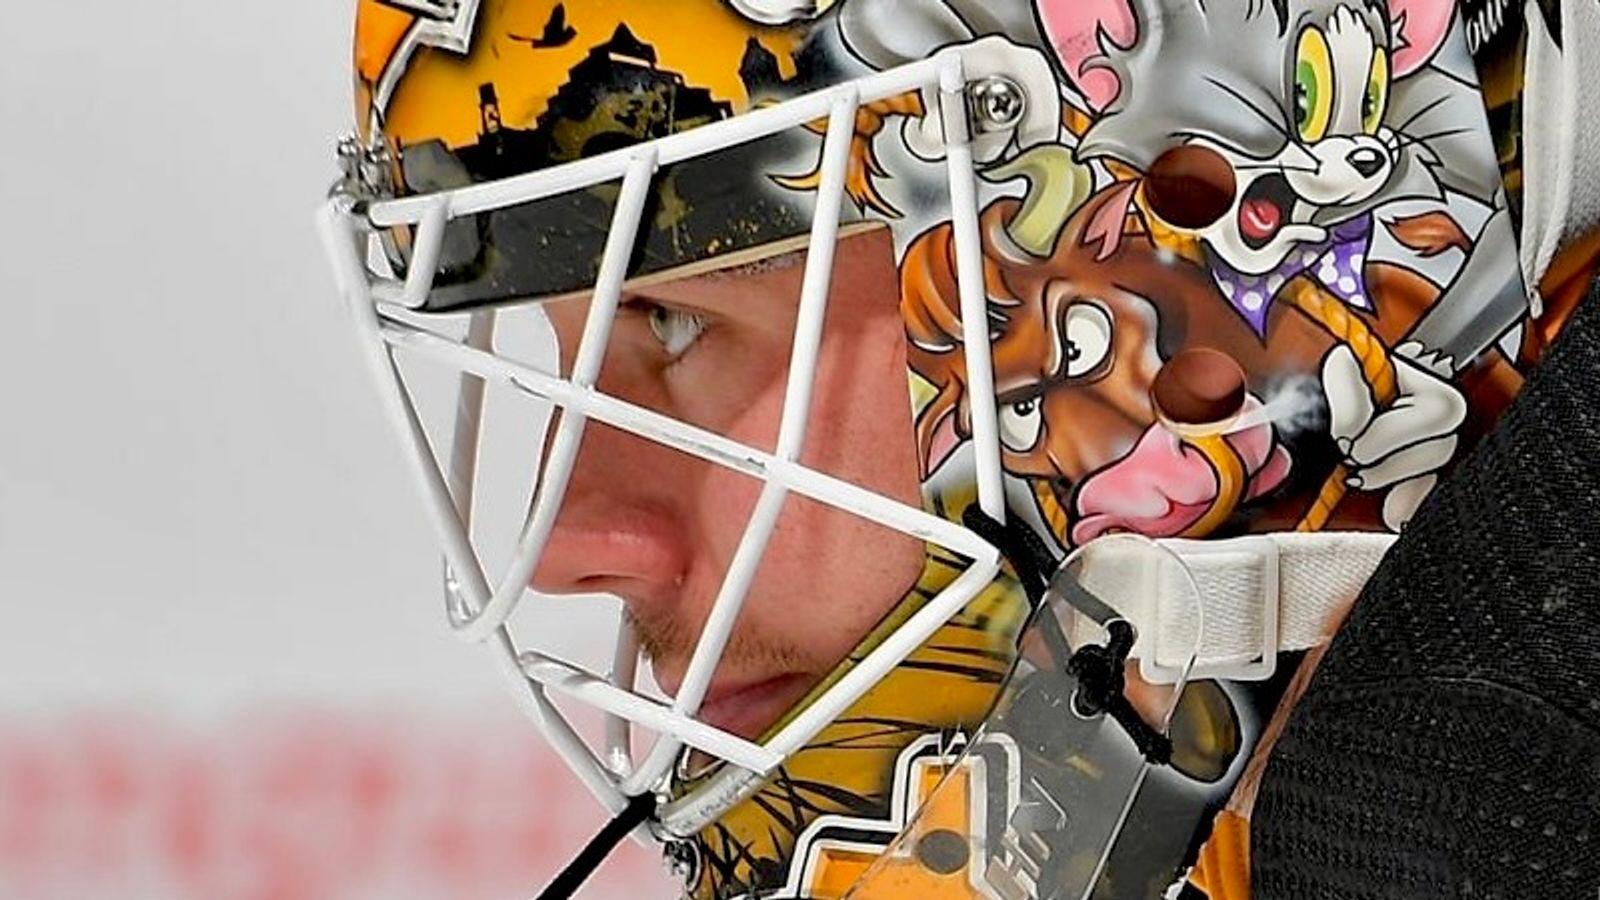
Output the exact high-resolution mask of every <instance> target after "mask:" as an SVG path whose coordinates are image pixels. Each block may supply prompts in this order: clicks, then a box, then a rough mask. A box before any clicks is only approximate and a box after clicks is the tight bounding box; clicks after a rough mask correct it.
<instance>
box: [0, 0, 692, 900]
mask: <svg viewBox="0 0 1600 900" xmlns="http://www.w3.org/2000/svg"><path fill="white" fill-rule="evenodd" d="M352 7H353V4H352V3H349V2H346V0H335V2H312V0H290V2H279V3H216V2H200V0H175V2H172V3H166V4H156V5H151V4H130V3H110V2H104V0H101V2H93V3H89V4H82V3H61V4H55V3H46V4H27V5H24V6H23V7H20V8H19V9H17V10H13V11H12V13H11V14H10V15H9V16H7V19H8V21H7V24H6V28H5V31H6V36H7V41H6V45H7V46H6V50H5V52H4V53H0V216H3V219H0V297H3V298H4V302H5V308H6V312H7V317H6V325H5V327H4V330H3V333H0V334H3V336H0V347H3V352H0V572H3V573H4V574H3V578H0V609H3V612H4V618H3V619H0V900H11V898H16V900H51V898H79V897H91V896H92V897H96V898H106V900H145V898H163V900H187V898H205V900H235V898H237V900H246V898H249V900H256V898H259V900H269V898H270V900H322V898H365V897H372V898H377V897H383V898H418V900H421V898H446V897H448V898H461V900H473V898H484V900H489V898H511V897H519V896H532V895H533V894H535V893H536V892H537V890H538V888H539V887H541V886H542V884H543V882H544V880H545V879H546V878H547V877H548V876H549V875H550V874H552V873H553V872H554V871H555V869H556V868H557V867H558V866H559V865H560V864H561V863H562V862H564V861H565V860H566V859H567V858H568V856H569V855H570V854H571V853H572V852H573V851H574V850H575V849H576V848H577V847H578V846H580V845H581V843H582V842H583V841H584V840H585V839H586V838H587V837H588V835H589V834H590V833H591V832H592V830H593V829H594V828H595V827H597V826H598V824H599V822H600V819H599V815H598V811H597V810H595V809H593V808H592V806H591V805H590V804H588V803H586V802H585V801H586V798H585V797H583V796H582V795H581V792H580V790H579V789H578V788H577V786H576V785H575V783H574V782H573V781H572V780H571V779H570V778H569V776H567V774H566V773H565V771H564V770H561V769H558V768H556V767H555V764H554V762H553V760H552V758H551V757H550V756H549V755H548V754H547V753H546V752H545V751H544V750H543V749H542V746H541V745H540V744H539V742H538V740H537V738H536V736H535V735H534V733H533V731H532V728H531V726H529V725H527V724H525V723H524V722H523V721H522V720H521V719H520V718H519V713H518V712H517V711H516V709H515V708H514V706H513V704H512V703H511V702H510V700H509V697H508V695H507V693H506V691H505V688H504V687H503V686H502V685H501V684H500V683H499V681H498V679H497V676H496V675H495V673H494V672H493V670H492V669H491V668H490V667H489V666H488V665H487V662H486V660H485V659H484V658H482V657H480V655H479V652H478V651H477V650H475V649H474V648H469V647H466V646H464V645H461V644H459V643H458V642H457V641H455V639H454V638H452V637H450V636H449V635H448V634H447V633H446V631H445V629H444V626H443V621H442V618H443V617H442V609H441V603H440V601H439V598H438V590H437V579H438V562H437V555H436V553H435V552H434V549H433V548H434V544H433V542H432V537H431V533H430V531H429V530H428V526H427V523H426V522H425V520H424V518H423V516H422V514H421V510H420V506H419V504H418V503H416V502H415V498H414V497H413V496H412V493H411V490H410V485H409V482H408V481H407V480H406V478H405V476H404V473H403V471H402V468H401V460H400V455H399V452H398V450H397V448H396V446H395V445H394V444H393V443H392V442H391V440H390V437H389V433H388V425H387V423H386V422H384V421H383V420H381V419H380V417H379V415H378V412H377V407H376V404H375V403H374V402H373V401H372V397H371V391H370V389H369V387H368V385H367V383H366V381H365V375H364V373H363V372H362V371H361V369H360V367H359V364H358V362H359V361H358V359H357V356H356V354H355V352H354V346H353V342H352V341H353V339H352V337H351V335H350V333H349V331H348V330H347V329H346V327H345V325H344V321H343V318H342V315H341V312H340V310H339V308H338V304H337V301H336V299H335V298H334V296H333V293H332V290H331V285H330V279H329V278H328V276H327V272H326V267H325V266H324V264H323V261H322V257H321V254H320V251H319V249H318V247H317V245H316V242H315V236H314V232H313V229H312V213H313V210H314V208H315V207H316V205H317V203H318V202H319V201H320V199H321V196H322V192H323V189H324V188H325V187H326V185H327V184H328V183H329V182H330V181H331V179H332V177H333V174H334V172H333V165H332V162H333V157H332V146H333V141H334V139H335V138H336V136H337V135H339V134H340V133H341V132H343V131H344V130H346V129H347V128H348V127H349V123H350V119H351V101H350V94H351V90H350V81H349V75H348V68H347V66H348V59H349V56H350V51H349V34H350V28H351V13H352ZM597 614H599V613H597ZM606 614H609V613H606ZM590 618H592V617H590V616H587V615H586V616H583V617H582V621H583V622H588V621H589V620H590ZM564 621H567V620H564ZM570 621H571V622H575V621H577V620H570ZM569 624H570V622H569ZM659 881H660V876H659V875H658V874H657V866H656V864H655V861H654V859H653V858H651V857H650V856H649V855H648V854H646V853H644V851H635V852H633V853H631V854H625V855H624V857H623V858H621V859H618V860H615V861H614V863H613V865H612V866H611V867H610V868H609V869H608V870H607V871H606V872H605V873H603V875H602V877H601V878H599V879H598V880H597V881H596V882H595V883H594V884H593V885H591V887H590V888H589V889H588V890H587V891H586V892H584V893H583V894H582V895H581V896H584V897H588V898H594V900H604V898H610V897H622V896H625V895H626V896H629V897H639V896H645V895H652V896H653V895H661V896H665V895H667V891H666V889H665V888H664V887H659V888H658V887H656V885H657V884H658V883H659ZM646 884H648V885H650V887H649V888H648V889H645V890H644V891H643V893H642V894H641V891H640V889H641V886H643V885H646Z"/></svg>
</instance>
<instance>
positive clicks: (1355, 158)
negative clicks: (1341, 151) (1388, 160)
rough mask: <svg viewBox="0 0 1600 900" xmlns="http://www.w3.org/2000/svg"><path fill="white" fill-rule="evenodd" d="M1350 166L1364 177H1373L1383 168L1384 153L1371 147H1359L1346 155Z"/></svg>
mask: <svg viewBox="0 0 1600 900" xmlns="http://www.w3.org/2000/svg"><path fill="white" fill-rule="evenodd" d="M1345 161H1346V162H1348V163H1350V168H1352V169H1355V170H1356V172H1357V173H1358V174H1359V175H1360V176H1361V177H1362V178H1371V177H1372V176H1374V175H1376V174H1378V172H1380V171H1381V170H1382V169H1383V154H1381V153H1379V152H1378V151H1376V150H1374V149H1372V148H1371V147H1357V148H1356V149H1354V150H1351V151H1350V152H1349V154H1347V155H1346V156H1345Z"/></svg>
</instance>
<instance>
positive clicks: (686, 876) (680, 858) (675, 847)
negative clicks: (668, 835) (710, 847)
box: [661, 841, 700, 889]
mask: <svg viewBox="0 0 1600 900" xmlns="http://www.w3.org/2000/svg"><path fill="white" fill-rule="evenodd" d="M661 858H662V864H663V865H665V866H666V867H667V872H668V873H670V874H671V875H672V877H673V878H676V879H678V880H679V881H681V882H683V885H684V887H685V888H686V889H687V888H692V887H693V886H694V883H695V882H696V881H697V880H699V878H700V848H699V847H697V846H695V843H694V841H668V842H667V843H666V845H665V846H664V847H663V848H662V851H661Z"/></svg>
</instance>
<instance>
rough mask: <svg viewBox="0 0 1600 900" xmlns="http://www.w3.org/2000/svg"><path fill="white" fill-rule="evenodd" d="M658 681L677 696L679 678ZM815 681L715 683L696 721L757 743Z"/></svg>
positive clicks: (778, 678) (780, 678)
mask: <svg viewBox="0 0 1600 900" xmlns="http://www.w3.org/2000/svg"><path fill="white" fill-rule="evenodd" d="M658 679H659V682H660V684H661V688H662V690H663V691H665V692H666V693H667V695H668V696H677V693H678V689H679V687H680V681H679V678H677V677H661V676H658ZM813 681H815V679H813V678H811V677H809V676H806V675H800V674H785V675H775V676H772V677H770V678H761V679H756V680H745V681H738V682H734V681H729V682H719V681H713V682H712V684H711V690H709V691H707V692H706V696H705V700H704V701H702V702H701V704H700V711H699V712H698V713H696V714H695V718H696V719H699V720H700V721H701V722H704V723H705V724H707V725H710V726H711V727H713V728H718V729H721V730H723V731H726V732H729V733H732V734H736V735H738V736H739V737H742V738H746V739H754V738H755V737H757V736H758V735H760V734H761V732H763V731H765V730H766V729H767V727H768V726H770V725H772V724H773V723H774V722H776V721H778V719H780V718H781V717H782V716H783V714H784V713H785V712H787V711H788V710H789V708H790V707H792V706H793V705H794V704H795V703H796V701H798V700H799V699H800V698H801V697H802V696H804V695H805V692H806V691H807V690H808V689H809V688H810V687H811V684H812V683H813Z"/></svg>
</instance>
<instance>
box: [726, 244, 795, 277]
mask: <svg viewBox="0 0 1600 900" xmlns="http://www.w3.org/2000/svg"><path fill="white" fill-rule="evenodd" d="M805 260H806V250H805V248H804V247H802V248H800V249H799V250H790V251H789V252H787V253H779V254H778V255H776V256H768V257H765V258H763V259H757V260H754V261H751V262H747V263H742V264H740V265H737V266H730V267H728V268H726V269H716V270H714V271H711V272H707V273H705V274H704V275H702V276H700V277H702V278H705V279H707V280H711V281H723V280H726V279H730V278H746V277H749V276H752V275H765V274H766V273H768V272H781V271H783V270H784V269H792V268H794V267H795V266H798V265H802V264H804V263H805Z"/></svg>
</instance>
